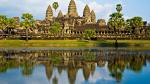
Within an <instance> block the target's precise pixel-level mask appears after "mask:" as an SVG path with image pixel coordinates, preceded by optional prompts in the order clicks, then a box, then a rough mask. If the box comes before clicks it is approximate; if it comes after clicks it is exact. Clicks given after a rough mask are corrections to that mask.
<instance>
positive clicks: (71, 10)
mask: <svg viewBox="0 0 150 84" xmlns="http://www.w3.org/2000/svg"><path fill="white" fill-rule="evenodd" d="M54 22H59V23H60V24H61V31H62V33H67V34H69V33H77V32H78V33H79V32H82V31H83V30H85V29H86V28H97V29H99V28H100V27H104V26H106V24H104V23H103V22H102V21H99V20H98V22H97V21H96V15H95V12H94V10H91V9H90V7H89V6H88V5H87V4H86V5H85V7H84V10H83V16H79V15H78V12H77V7H76V3H75V1H74V0H71V1H70V3H69V6H68V12H67V14H63V13H62V11H61V10H60V11H59V12H58V15H57V17H55V16H53V10H52V7H51V6H50V5H49V6H48V8H47V10H46V17H45V20H43V21H37V24H38V23H39V24H38V25H37V26H38V27H37V28H39V27H41V26H45V27H48V26H51V24H52V23H54ZM101 22H102V23H103V24H102V25H101V26H100V25H99V24H101ZM45 32H46V31H45Z"/></svg>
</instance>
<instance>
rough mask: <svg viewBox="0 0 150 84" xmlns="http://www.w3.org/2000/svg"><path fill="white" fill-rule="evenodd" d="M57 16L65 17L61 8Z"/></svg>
mask: <svg viewBox="0 0 150 84" xmlns="http://www.w3.org/2000/svg"><path fill="white" fill-rule="evenodd" d="M57 17H59V18H60V17H63V13H62V11H61V10H60V11H59V13H58V16H57Z"/></svg>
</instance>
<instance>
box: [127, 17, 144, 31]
mask: <svg viewBox="0 0 150 84" xmlns="http://www.w3.org/2000/svg"><path fill="white" fill-rule="evenodd" d="M126 24H127V28H129V29H132V33H133V34H135V30H136V29H141V28H142V27H143V26H144V23H143V20H142V17H139V16H136V17H133V18H131V19H127V20H126Z"/></svg>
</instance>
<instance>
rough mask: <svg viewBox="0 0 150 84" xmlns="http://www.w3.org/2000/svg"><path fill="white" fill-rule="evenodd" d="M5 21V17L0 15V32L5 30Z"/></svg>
mask: <svg viewBox="0 0 150 84" xmlns="http://www.w3.org/2000/svg"><path fill="white" fill-rule="evenodd" d="M6 21H7V17H6V16H4V15H0V25H1V26H0V29H1V30H2V31H4V29H5V28H6V25H7V24H6Z"/></svg>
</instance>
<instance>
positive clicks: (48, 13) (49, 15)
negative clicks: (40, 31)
mask: <svg viewBox="0 0 150 84" xmlns="http://www.w3.org/2000/svg"><path fill="white" fill-rule="evenodd" d="M45 19H46V20H50V21H52V20H53V10H52V8H51V6H50V5H49V6H48V8H47V10H46V17H45Z"/></svg>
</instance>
